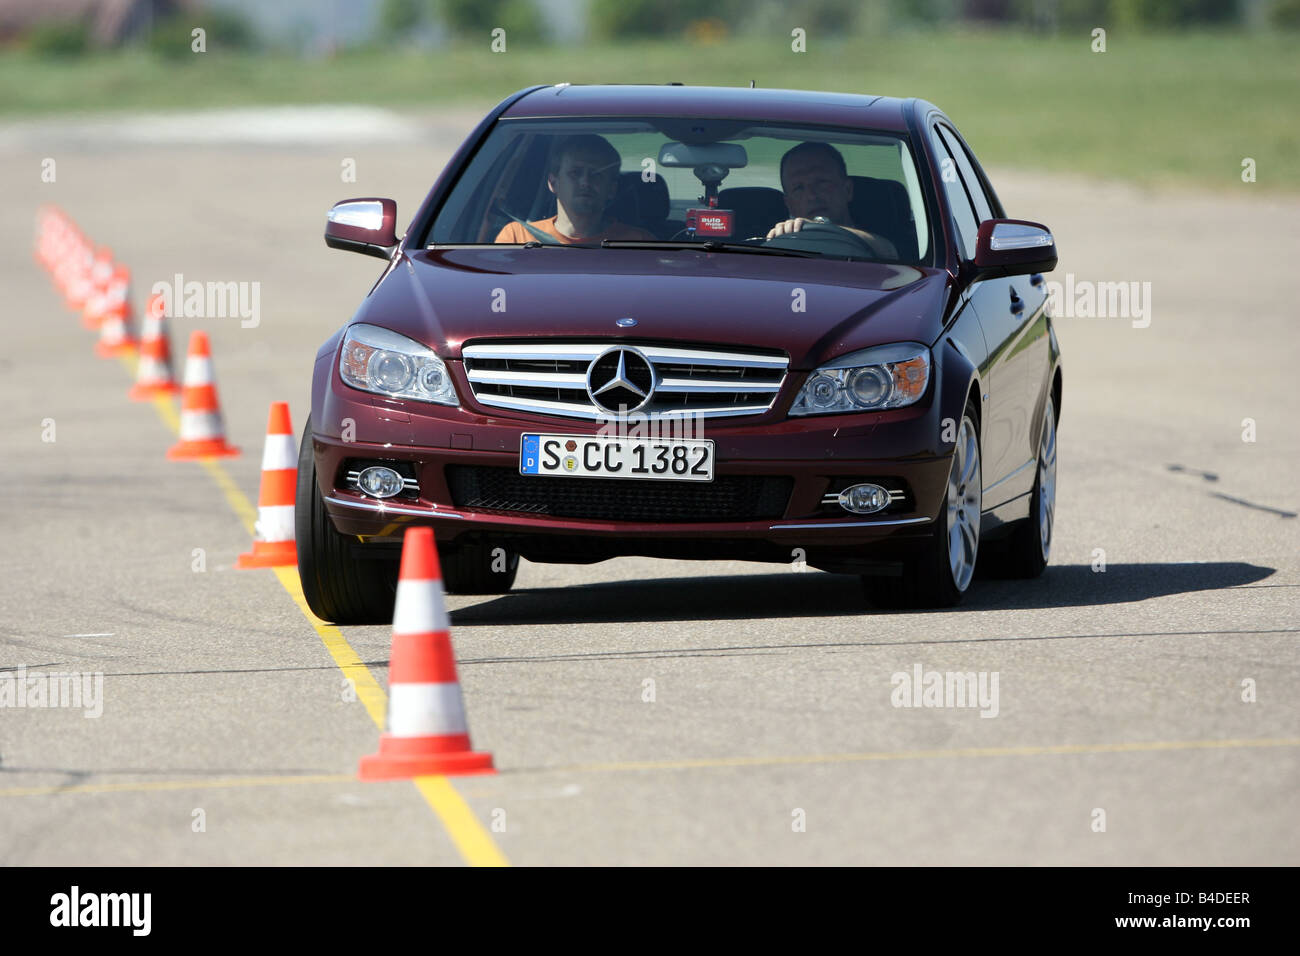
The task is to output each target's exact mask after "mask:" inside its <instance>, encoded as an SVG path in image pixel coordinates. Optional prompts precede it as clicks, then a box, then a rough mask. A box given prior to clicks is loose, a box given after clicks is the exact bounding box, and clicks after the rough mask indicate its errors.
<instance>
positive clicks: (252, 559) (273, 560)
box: [235, 541, 298, 568]
mask: <svg viewBox="0 0 1300 956" xmlns="http://www.w3.org/2000/svg"><path fill="white" fill-rule="evenodd" d="M297 565H298V546H297V545H296V544H294V543H293V542H292V541H254V542H253V550H251V551H245V552H244V553H243V554H241V555H240V556H239V557H238V558H236V559H235V567H237V568H292V567H297Z"/></svg>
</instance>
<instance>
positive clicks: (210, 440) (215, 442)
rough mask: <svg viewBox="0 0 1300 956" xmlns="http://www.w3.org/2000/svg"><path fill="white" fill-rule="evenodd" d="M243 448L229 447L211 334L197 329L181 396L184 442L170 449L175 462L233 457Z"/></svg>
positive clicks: (187, 359) (192, 339)
mask: <svg viewBox="0 0 1300 956" xmlns="http://www.w3.org/2000/svg"><path fill="white" fill-rule="evenodd" d="M238 454H239V449H238V448H235V447H233V446H231V445H227V444H226V433H225V428H224V426H223V425H222V422H221V406H220V404H219V403H218V402H217V386H216V383H215V382H214V381H213V377H212V350H211V347H210V346H209V345H208V333H206V332H200V331H198V330H195V331H194V332H193V333H192V334H191V335H190V351H189V355H187V356H186V357H185V390H184V392H183V393H182V395H181V440H180V441H178V442H177V443H176V444H175V445H172V447H171V448H169V449H167V457H168V458H170V459H172V460H173V461H182V460H188V459H191V458H229V457H233V456H235V455H238Z"/></svg>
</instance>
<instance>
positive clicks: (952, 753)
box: [533, 737, 1300, 773]
mask: <svg viewBox="0 0 1300 956" xmlns="http://www.w3.org/2000/svg"><path fill="white" fill-rule="evenodd" d="M1246 747H1300V738H1297V737H1282V738H1258V739H1244V740H1154V741H1136V742H1132V743H1120V744H1059V745H1049V746H1036V747H969V748H964V749H952V750H900V751H878V752H868V753H843V754H793V755H789V756H772V757H716V758H714V757H702V758H699V759H690V760H639V761H625V762H622V763H593V764H577V765H575V766H570V767H537V768H533V769H535V770H537V771H540V772H546V773H614V772H624V771H632V770H691V769H712V768H724V767H776V766H781V765H782V764H787V765H795V764H821V763H858V762H862V761H868V760H934V759H942V758H952V757H1037V756H1046V755H1057V756H1059V755H1069V754H1111V753H1151V752H1154V751H1162V750H1229V749H1236V748H1246Z"/></svg>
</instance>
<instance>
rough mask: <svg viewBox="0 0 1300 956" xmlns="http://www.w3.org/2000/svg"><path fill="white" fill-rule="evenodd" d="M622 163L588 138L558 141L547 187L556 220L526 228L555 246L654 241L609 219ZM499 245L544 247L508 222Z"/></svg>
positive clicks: (603, 141) (517, 224)
mask: <svg viewBox="0 0 1300 956" xmlns="http://www.w3.org/2000/svg"><path fill="white" fill-rule="evenodd" d="M621 164H622V158H621V157H620V156H619V154H618V150H616V149H615V148H614V147H613V146H611V145H610V143H609V141H608V140H607V139H605V138H604V137H602V136H595V135H592V134H586V135H580V136H570V137H568V138H566V139H564V140H561V141H560V143H559V145H558V146H557V147H556V148H555V151H554V152H553V153H552V154H551V161H550V168H549V169H548V170H547V175H546V185H547V188H549V189H550V190H551V192H553V193H555V208H556V210H557V212H556V214H555V215H554V216H551V217H550V218H549V219H542V220H539V221H537V222H531V223H529V224H528V225H529V226H531V227H532V228H533V229H534V230H537V231H538V232H541V233H544V234H545V235H546V236H549V237H550V238H551V239H553V240H554V241H556V242H560V243H563V244H565V245H569V244H571V243H575V242H584V243H585V242H600V241H601V240H602V239H654V238H655V237H654V235H652V234H651V233H649V232H646V230H644V229H638V228H637V227H635V226H629V225H627V224H626V223H622V222H619V221H618V220H617V219H614V218H612V217H611V216H610V215H609V205H610V203H612V202H613V201H614V196H615V194H616V193H617V191H618V171H619V166H620V165H621ZM496 241H497V242H518V243H523V242H530V241H537V242H542V241H545V240H544V239H543V238H542V237H541V236H538V235H536V234H535V233H534V232H531V231H530V230H529V229H528V228H526V227H525V226H524V224H523V223H522V222H508V223H506V225H505V228H504V229H502V230H501V231H500V232H499V233H498V234H497V238H496Z"/></svg>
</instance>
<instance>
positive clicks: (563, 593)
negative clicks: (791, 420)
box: [451, 561, 1282, 627]
mask: <svg viewBox="0 0 1300 956" xmlns="http://www.w3.org/2000/svg"><path fill="white" fill-rule="evenodd" d="M1274 570H1275V569H1274V568H1266V567H1260V566H1258V565H1254V564H1247V563H1245V562H1240V561H1207V562H1196V563H1185V564H1175V563H1170V564H1110V565H1107V567H1106V570H1105V571H1104V572H1100V571H1094V570H1093V569H1092V566H1091V565H1087V564H1066V565H1050V566H1049V567H1048V568H1047V570H1046V571H1045V572H1043V575H1042V577H1040V578H1035V579H1033V580H1029V581H1023V580H1022V581H1012V580H998V579H993V578H977V579H976V580H975V581H974V582H973V583H972V585H971V589H970V591H969V592H967V594H966V597H965V598H964V599H963V601H962V603H961V604H959V605H957V607H955V608H950V609H947V610H945V611H940V612H936V613H951V612H952V611H1004V610H1031V609H1038V608H1060V607H1090V606H1098V605H1105V604H1125V603H1129V602H1132V601H1142V600H1145V599H1147V598H1156V597H1166V596H1168V595H1172V594H1186V593H1190V592H1194V591H1220V590H1226V589H1229V588H1243V587H1250V586H1252V585H1254V586H1258V587H1281V586H1282V585H1258V584H1257V582H1259V581H1262V580H1263V579H1265V578H1267V577H1269V576H1270V575H1272V574H1273V573H1274ZM894 613H900V612H897V611H889V610H882V609H878V608H875V607H872V606H871V605H869V604H868V603H867V602H866V600H865V598H864V597H863V596H862V590H861V587H860V585H859V581H858V579H857V578H856V577H852V576H850V575H844V574H825V573H818V572H809V573H804V574H796V573H794V572H792V571H787V572H784V573H780V574H739V575H722V576H717V577H679V578H652V579H643V580H637V581H610V582H602V583H597V584H580V585H571V586H568V587H562V588H530V589H528V590H517V591H514V592H512V593H510V594H504V595H501V596H500V597H496V598H490V599H488V600H485V601H483V602H481V603H479V604H474V605H471V606H469V607H462V608H457V609H455V610H453V611H452V612H451V623H452V625H453V626H455V627H474V626H478V625H498V624H589V623H601V622H626V623H637V622H645V621H723V620H749V619H756V618H783V617H784V618H799V617H838V616H843V615H860V614H894ZM907 613H918V612H907ZM920 613H927V612H920Z"/></svg>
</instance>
